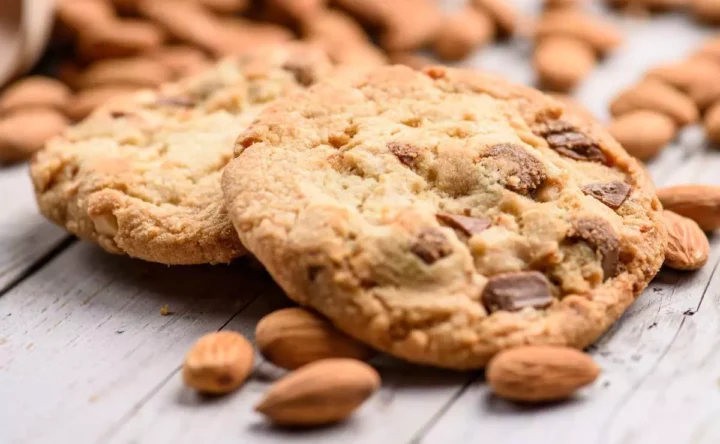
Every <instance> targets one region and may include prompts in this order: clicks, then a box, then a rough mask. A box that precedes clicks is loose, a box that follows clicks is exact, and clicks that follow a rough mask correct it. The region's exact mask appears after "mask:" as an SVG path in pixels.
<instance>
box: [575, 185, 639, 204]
mask: <svg viewBox="0 0 720 444" xmlns="http://www.w3.org/2000/svg"><path fill="white" fill-rule="evenodd" d="M582 190H583V193H585V194H587V195H589V196H592V197H594V198H595V199H597V200H599V201H600V202H602V203H604V204H605V205H607V206H608V207H610V208H612V209H613V210H617V209H618V208H620V205H622V204H623V202H625V199H627V197H628V195H629V194H630V185H628V184H626V183H625V182H619V181H613V182H607V183H593V184H590V185H585V186H584V187H583V188H582Z"/></svg>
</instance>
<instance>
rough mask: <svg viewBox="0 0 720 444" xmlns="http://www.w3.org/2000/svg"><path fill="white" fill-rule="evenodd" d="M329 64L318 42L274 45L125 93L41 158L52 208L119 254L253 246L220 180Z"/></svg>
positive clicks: (36, 167) (177, 255) (215, 256)
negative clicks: (275, 106) (244, 139)
mask: <svg viewBox="0 0 720 444" xmlns="http://www.w3.org/2000/svg"><path fill="white" fill-rule="evenodd" d="M329 69H330V64H329V62H328V60H327V59H326V56H325V54H324V53H323V52H322V51H321V50H319V49H317V48H315V47H312V46H305V45H302V44H288V45H281V46H272V47H264V48H259V49H257V50H254V51H252V52H249V53H247V54H244V55H240V56H236V57H232V58H229V59H227V60H224V61H222V62H221V63H219V64H218V65H217V66H215V67H214V68H212V69H210V70H208V71H207V72H203V73H201V74H199V75H197V76H194V77H190V78H188V79H186V80H183V81H181V82H179V83H174V84H169V85H165V86H163V87H161V88H160V89H158V90H154V91H145V92H142V93H139V94H137V95H134V96H132V97H129V98H123V99H120V100H118V101H113V102H112V103H110V104H108V105H107V106H105V107H103V108H102V109H101V110H99V111H97V112H96V113H94V114H93V115H92V116H90V117H89V118H88V119H87V120H85V121H83V122H81V123H80V124H78V125H76V126H74V127H72V128H70V129H69V130H68V131H66V132H65V133H64V134H63V136H62V137H59V138H57V139H55V140H52V141H51V142H49V144H48V145H47V146H46V147H45V149H44V150H43V151H42V152H40V153H39V154H38V155H37V156H36V158H35V159H34V161H33V162H32V166H31V174H32V179H33V184H34V187H35V192H36V196H37V201H38V203H39V206H40V210H41V211H42V213H43V214H44V215H45V216H47V217H48V218H50V219H51V220H53V221H54V222H56V223H57V224H59V225H61V226H63V227H65V228H66V229H67V230H69V231H70V232H72V233H74V234H76V235H78V236H80V237H82V238H85V239H89V240H91V241H94V242H97V243H98V244H100V245H101V246H102V247H103V248H104V249H106V250H108V251H110V252H113V253H125V254H128V255H130V256H134V257H138V258H142V259H145V260H148V261H154V262H161V263H165V264H197V263H218V262H228V261H230V260H231V259H233V258H235V257H237V256H238V255H240V254H242V253H243V252H244V248H243V247H242V245H241V243H240V241H239V240H238V238H237V235H236V234H235V231H234V230H233V228H232V225H231V223H230V221H229V220H228V218H227V213H226V211H225V209H224V206H223V200H222V194H221V189H220V177H221V173H222V170H223V168H224V167H225V164H226V163H227V162H228V161H229V160H230V158H231V157H232V151H233V144H234V142H235V139H236V137H237V135H238V134H239V133H240V132H241V131H242V130H243V129H245V128H246V127H247V125H249V124H250V123H251V122H252V120H253V118H254V117H255V115H256V114H257V113H258V112H259V111H260V110H261V109H262V108H263V107H265V106H266V105H267V104H268V103H270V102H272V101H273V100H275V99H276V98H278V97H282V96H285V95H288V94H290V93H291V92H293V91H297V90H300V89H303V88H305V87H306V86H308V85H310V84H311V83H313V82H314V81H315V80H316V79H317V78H318V77H319V76H322V75H324V73H325V72H327V71H328V70H329Z"/></svg>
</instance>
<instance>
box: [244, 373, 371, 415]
mask: <svg viewBox="0 0 720 444" xmlns="http://www.w3.org/2000/svg"><path fill="white" fill-rule="evenodd" d="M379 387H380V376H379V375H378V373H377V372H376V371H375V369H373V368H372V367H370V366H369V365H367V364H365V363H364V362H361V361H355V360H353V359H325V360H322V361H317V362H313V363H312V364H308V365H306V366H304V367H302V368H300V369H298V370H295V371H294V372H292V373H290V374H289V375H287V376H285V377H284V378H282V379H281V380H279V381H278V382H276V383H275V384H273V385H272V386H271V387H270V389H269V390H268V391H267V392H266V393H265V397H264V398H263V400H262V401H260V403H259V404H258V405H257V406H256V407H255V410H257V411H258V412H260V413H262V414H263V415H265V416H266V417H267V418H269V419H270V420H271V421H273V422H275V423H276V424H279V425H286V426H318V425H324V424H330V423H333V422H338V421H342V420H343V419H345V418H347V417H348V416H350V415H351V414H352V413H353V412H354V411H355V410H356V409H357V408H358V407H359V406H360V405H361V404H362V403H363V402H364V401H365V400H366V399H368V398H369V397H370V396H371V395H372V394H373V393H375V391H376V390H377V389H378V388H379Z"/></svg>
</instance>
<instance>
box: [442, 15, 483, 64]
mask: <svg viewBox="0 0 720 444" xmlns="http://www.w3.org/2000/svg"><path fill="white" fill-rule="evenodd" d="M495 32H496V29H495V23H494V22H493V20H492V18H491V17H490V16H489V15H488V14H487V13H485V12H483V11H482V10H479V9H477V8H473V7H471V6H467V7H465V8H464V9H461V10H459V11H457V12H456V13H454V14H452V15H448V16H446V17H445V18H444V19H443V21H442V24H441V25H440V29H439V31H438V33H437V37H435V40H434V42H433V44H432V48H433V52H434V53H435V54H436V55H437V56H438V57H440V58H441V59H443V60H462V59H464V58H465V57H467V56H468V55H469V54H470V53H472V52H473V51H474V50H476V49H477V48H479V47H481V46H483V45H486V44H488V43H489V42H490V41H491V40H492V39H493V38H494V36H495Z"/></svg>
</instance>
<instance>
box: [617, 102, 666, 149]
mask: <svg viewBox="0 0 720 444" xmlns="http://www.w3.org/2000/svg"><path fill="white" fill-rule="evenodd" d="M608 131H609V132H610V134H611V135H612V136H613V137H614V138H615V140H617V141H618V142H620V145H622V146H623V148H625V151H627V152H628V153H629V154H630V155H632V156H635V157H637V158H638V159H640V160H648V159H650V158H652V157H655V155H657V154H658V153H659V152H660V151H662V149H663V148H665V146H666V145H667V144H668V143H670V142H671V141H672V140H673V139H674V138H675V134H676V133H677V127H676V126H675V122H673V120H672V119H671V118H669V117H668V116H666V115H664V114H661V113H658V112H655V111H649V110H643V109H641V110H637V111H632V112H629V113H627V114H623V115H622V116H620V117H617V118H616V119H614V120H613V121H612V123H611V124H610V127H609V128H608Z"/></svg>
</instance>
